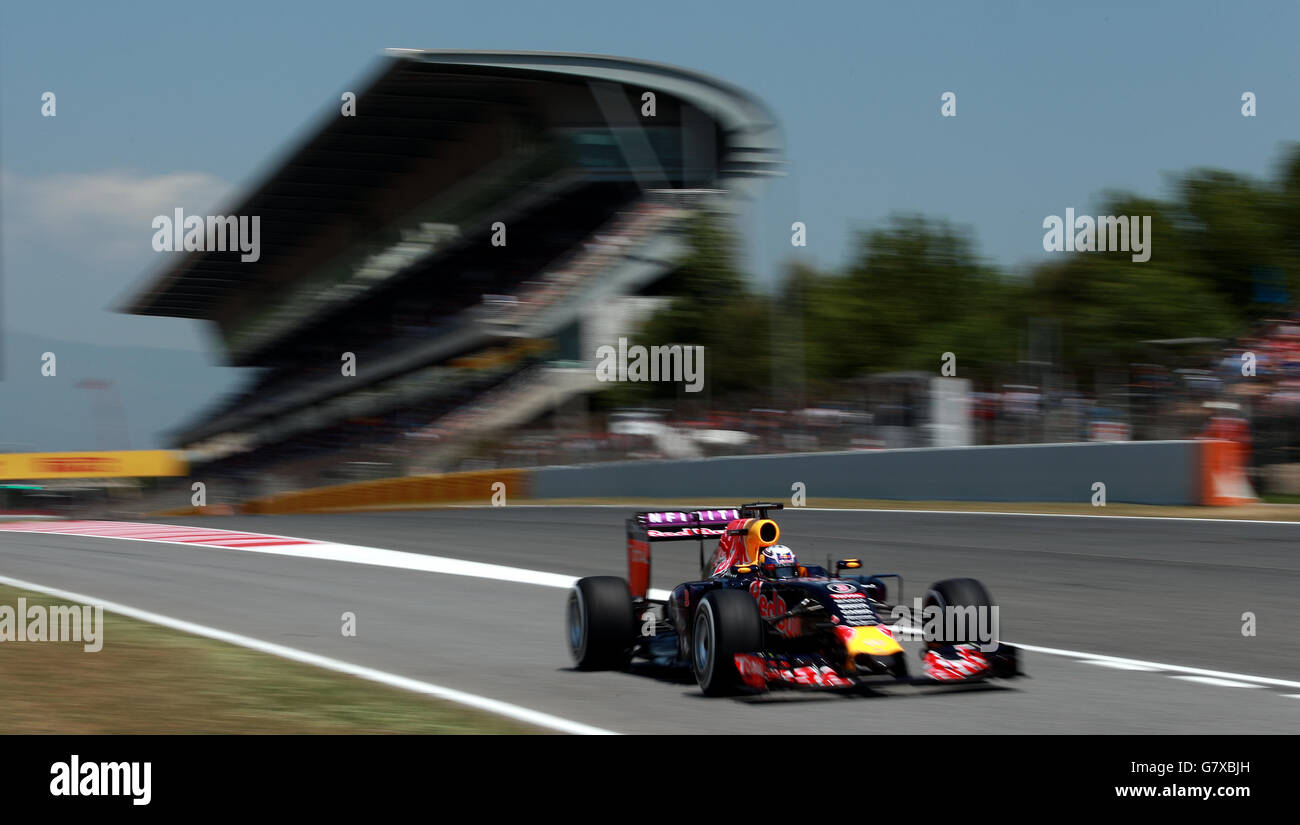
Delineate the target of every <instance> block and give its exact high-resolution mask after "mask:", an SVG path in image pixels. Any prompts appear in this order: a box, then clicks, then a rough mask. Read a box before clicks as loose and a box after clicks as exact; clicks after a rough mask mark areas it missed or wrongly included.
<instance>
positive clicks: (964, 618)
mask: <svg viewBox="0 0 1300 825" xmlns="http://www.w3.org/2000/svg"><path fill="white" fill-rule="evenodd" d="M781 507H782V505H781V504H779V503H769V502H757V503H753V504H745V505H741V506H739V507H736V508H732V509H713V510H691V511H682V512H677V511H669V512H642V513H635V514H634V515H633V516H632V517H631V518H629V519H628V520H627V558H628V578H627V579H626V580H625V579H622V578H619V577H616V576H592V577H588V578H583V579H579V580H578V581H577V582H576V583H575V584H574V586H573V589H572V590H571V591H570V593H569V598H568V605H567V608H568V609H567V625H568V628H567V629H568V634H567V635H568V643H569V649H570V653H571V654H572V656H573V660H574V662H575V664H576V665H577V667H578V668H579V669H582V670H605V669H623V668H626V667H627V666H628V665H629V664H630V663H631V661H632V660H633V659H634V658H637V659H647V660H651V661H653V662H656V663H658V664H661V665H669V666H674V667H685V668H690V670H691V671H692V672H693V673H694V675H695V679H696V681H697V682H698V683H699V686H700V689H701V690H702V691H703V692H704V693H705V694H706V695H708V696H722V695H728V694H733V693H738V692H746V691H755V692H761V691H766V690H769V689H773V688H813V689H845V690H849V689H854V688H862V687H867V686H869V685H871V684H873V683H878V682H881V681H885V682H899V681H902V682H908V683H929V684H939V683H944V684H959V683H971V682H981V681H984V680H987V679H993V678H1008V677H1013V676H1018V675H1020V665H1019V652H1018V651H1017V650H1016V648H1014V647H1012V646H1011V645H1008V644H1004V643H1001V642H999V641H998V640H997V639H996V637H995V635H990V634H989V633H988V632H987V630H988V629H989V626H988V623H987V622H985V621H984V619H986V618H987V616H988V615H989V614H990V612H991V614H992V616H993V622H992V630H993V632H994V634H995V633H996V616H997V607H996V605H994V604H993V602H992V599H991V598H990V596H989V594H988V591H987V590H986V589H985V588H984V586H983V585H982V584H980V582H978V581H977V580H975V579H945V580H943V581H940V582H936V583H935V584H933V585H931V587H930V588H929V590H928V591H927V592H926V595H925V598H924V600H923V601H922V600H921V599H916V600H915V604H916V607H917V608H918V609H919V610H915V611H911V612H909V609H908V608H906V607H905V606H903V605H902V604H901V602H902V593H901V591H902V578H901V577H900V576H898V575H897V574H893V573H885V574H882V573H876V574H870V575H862V574H859V573H855V572H852V571H857V570H860V569H861V566H862V565H861V563H860V562H859V561H858V560H857V559H841V560H839V561H837V562H835V565H834V571H831V570H828V569H827V568H825V567H820V566H816V565H811V564H804V563H800V561H799V559H798V558H797V556H796V555H795V553H794V551H792V550H791V549H790V548H788V547H786V546H785V545H782V544H779V540H780V537H781V530H780V527H778V525H777V523H776V522H775V521H774V520H772V519H770V518H768V513H769V512H770V511H772V510H779V509H781ZM714 540H716V541H717V545H716V548H714V549H713V550H712V553H711V555H709V556H708V558H707V559H706V552H705V549H706V548H705V542H710V543H712V541H714ZM668 541H697V542H698V543H699V558H700V576H701V578H700V580H698V581H689V582H685V583H684V584H680V585H678V586H677V587H675V588H674V589H673V590H672V592H671V593H669V594H668V596H667V598H666V599H656V598H651V595H650V592H651V591H650V548H651V547H652V546H654V545H655V544H657V543H659V542H668ZM827 565H828V566H829V565H830V561H829V559H828V560H827ZM890 581H893V582H894V587H895V590H896V603H893V604H891V603H890V601H889V596H890V593H889V587H888V584H889V582H890ZM900 611H901V612H900ZM900 617H902V618H901V621H902V622H904V623H906V624H907V628H904V627H903V626H902V625H901V624H900ZM954 619H955V620H954ZM891 625H892V626H891ZM904 629H909V630H911V631H915V632H918V633H919V635H920V637H921V638H923V639H924V646H923V650H922V653H921V670H922V674H921V675H920V676H917V677H915V678H913V677H912V676H911V675H910V674H909V669H908V664H907V658H906V655H905V652H904V650H903V647H902V645H901V644H899V638H898V636H899V635H900V633H901V632H902V631H903V630H904Z"/></svg>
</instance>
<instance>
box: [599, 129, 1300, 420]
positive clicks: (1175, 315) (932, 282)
mask: <svg viewBox="0 0 1300 825" xmlns="http://www.w3.org/2000/svg"><path fill="white" fill-rule="evenodd" d="M1170 192H1171V194H1170V196H1169V197H1168V198H1167V199H1153V198H1147V197H1141V196H1139V195H1136V194H1133V193H1128V192H1111V193H1107V194H1106V195H1105V196H1104V197H1103V198H1102V200H1101V203H1100V205H1099V206H1098V208H1097V210H1096V212H1095V214H1098V215H1139V216H1144V215H1149V216H1151V250H1152V251H1151V257H1150V259H1149V260H1147V261H1144V262H1138V261H1134V260H1132V255H1131V254H1130V253H1129V252H1120V251H1114V252H1090V253H1073V254H1071V253H1063V254H1058V255H1053V256H1050V257H1049V258H1048V259H1047V260H1046V261H1045V262H1044V263H1041V264H1039V265H1036V266H1034V267H1032V268H1031V269H1029V270H1028V271H1026V272H1018V273H1009V272H1006V271H1002V270H1000V269H999V268H997V267H996V266H993V265H991V264H989V263H988V262H987V261H985V260H983V259H981V257H980V256H979V254H978V252H977V249H976V245H975V241H974V239H973V238H971V237H970V235H969V234H968V233H967V232H964V231H962V230H961V229H959V228H957V227H954V226H952V225H951V224H949V223H948V222H946V221H943V220H937V219H932V218H927V217H925V216H921V215H895V216H893V217H891V218H890V220H889V221H888V223H887V225H885V226H883V227H880V228H875V229H870V230H868V231H863V232H860V233H859V234H858V235H857V236H856V237H855V239H854V241H853V246H852V249H851V252H850V255H849V260H848V262H847V264H846V265H845V266H844V267H842V268H840V269H837V270H831V271H823V270H819V269H815V268H813V267H811V266H807V265H804V264H800V263H794V264H791V265H790V266H788V267H787V269H786V271H785V272H784V274H783V278H782V280H781V283H780V284H779V286H778V288H777V289H775V290H774V291H773V292H772V293H770V294H769V293H764V292H759V291H757V290H755V289H754V288H753V287H752V286H750V279H748V278H746V277H745V275H744V273H742V272H741V271H740V269H739V267H738V265H737V263H736V260H737V256H736V254H735V252H736V244H737V239H736V238H735V237H734V236H733V235H732V234H731V233H730V232H729V230H728V229H727V228H726V226H725V224H724V223H723V222H720V221H718V220H716V219H714V218H711V217H708V216H701V217H700V218H699V219H698V220H697V221H696V222H695V223H694V224H693V225H692V226H691V227H690V228H689V230H688V233H687V234H688V237H687V241H688V243H687V248H688V252H687V253H686V254H685V256H684V257H683V258H682V260H681V261H680V266H679V267H678V269H677V271H676V272H675V273H674V274H673V275H672V276H671V277H670V279H669V280H668V281H667V282H666V283H665V284H664V285H663V291H664V293H665V294H667V295H671V296H672V298H671V300H670V301H669V303H668V304H667V306H666V307H665V308H664V309H662V310H661V311H660V312H658V313H657V314H656V315H655V316H653V317H652V318H651V319H650V321H649V322H648V323H647V324H646V325H645V326H644V327H643V328H642V330H641V332H640V333H639V334H638V336H637V339H638V342H640V343H644V344H646V345H650V344H662V343H689V344H698V345H703V346H705V347H706V348H707V350H706V351H707V353H708V355H707V364H708V367H707V368H708V374H707V376H708V386H709V394H710V395H711V396H712V397H713V398H715V399H717V398H721V397H726V396H732V395H736V394H754V395H760V394H763V393H765V392H768V391H770V389H771V388H772V387H773V386H774V380H773V378H774V375H780V374H783V373H785V374H789V375H791V376H797V377H798V380H799V381H800V382H801V384H806V385H807V387H808V388H809V392H811V393H817V392H819V391H821V390H822V389H823V388H829V387H833V386H835V385H837V384H841V383H842V382H844V381H846V380H850V379H854V378H859V377H862V376H865V375H869V374H872V373H878V372H883V371H894V370H913V369H915V370H927V371H937V370H938V366H939V360H940V356H941V354H942V353H944V352H953V353H956V354H957V357H958V359H959V363H960V365H961V371H962V374H963V375H965V376H969V377H975V378H976V379H977V380H978V379H980V378H992V377H994V376H997V375H1005V374H1006V367H1007V365H1010V364H1014V363H1015V362H1016V361H1017V359H1018V358H1020V357H1021V356H1022V355H1023V352H1024V350H1023V346H1024V340H1025V336H1026V334H1027V330H1028V329H1029V328H1030V326H1031V325H1032V324H1034V323H1038V324H1048V325H1050V326H1051V327H1052V328H1053V329H1055V330H1056V335H1057V340H1058V341H1059V350H1058V351H1057V356H1058V357H1059V364H1058V367H1059V368H1060V369H1062V370H1063V371H1065V372H1067V373H1069V374H1072V375H1075V376H1079V377H1080V378H1082V379H1084V380H1087V379H1088V378H1090V377H1091V376H1092V375H1093V374H1094V372H1095V371H1096V370H1098V369H1106V368H1115V367H1120V368H1122V367H1125V366H1127V365H1128V364H1129V363H1132V362H1135V361H1142V360H1146V359H1147V358H1149V357H1150V352H1151V350H1150V348H1149V346H1148V345H1146V344H1143V343H1142V342H1143V341H1148V340H1152V339H1169V338H1189V337H1213V338H1224V339H1231V338H1235V337H1239V336H1241V335H1243V334H1246V333H1247V332H1248V331H1249V330H1250V327H1251V325H1252V324H1253V323H1255V322H1257V321H1259V320H1260V319H1262V318H1267V317H1273V316H1276V315H1280V314H1286V313H1289V312H1291V311H1292V310H1293V308H1294V307H1295V305H1296V302H1297V299H1298V298H1300V144H1297V145H1293V146H1289V147H1287V149H1286V150H1285V151H1284V153H1283V156H1282V158H1281V161H1280V162H1279V163H1278V164H1277V167H1276V171H1275V173H1274V174H1273V175H1271V176H1270V177H1268V178H1266V179H1262V180H1261V179H1255V178H1251V177H1248V176H1244V175H1240V174H1236V173H1232V172H1226V171H1221V170H1210V169H1198V170H1193V171H1190V172H1186V173H1183V174H1180V175H1177V176H1174V177H1173V178H1172V180H1171V186H1170ZM1066 229H1067V231H1072V230H1071V229H1070V228H1069V227H1067V228H1066ZM1043 231H1046V230H1043ZM774 331H775V332H776V333H777V334H775V335H774V334H773V332H774ZM676 394H677V390H676V388H675V387H674V386H673V385H671V384H649V383H644V384H623V385H620V386H618V387H616V388H614V389H612V390H611V391H609V392H608V393H606V394H605V396H606V398H605V399H604V400H605V402H606V403H608V404H611V405H623V404H631V403H650V402H653V401H655V400H656V399H663V398H666V397H673V396H674V395H676Z"/></svg>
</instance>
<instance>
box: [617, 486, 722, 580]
mask: <svg viewBox="0 0 1300 825" xmlns="http://www.w3.org/2000/svg"><path fill="white" fill-rule="evenodd" d="M741 517H742V516H741V510H740V509H738V508H730V509H728V508H722V509H715V510H660V511H652V512H646V513H634V514H633V515H632V517H631V518H629V519H628V520H627V582H628V587H629V589H630V590H631V591H632V596H633V597H634V598H639V599H643V598H645V597H646V593H648V592H649V590H650V544H651V543H652V542H656V541H689V540H691V539H695V540H697V541H698V542H699V543H700V558H701V562H700V565H701V567H703V557H704V540H705V539H717V538H719V537H721V536H722V535H723V534H724V533H726V532H727V524H729V523H730V522H732V521H735V520H736V519H738V518H741Z"/></svg>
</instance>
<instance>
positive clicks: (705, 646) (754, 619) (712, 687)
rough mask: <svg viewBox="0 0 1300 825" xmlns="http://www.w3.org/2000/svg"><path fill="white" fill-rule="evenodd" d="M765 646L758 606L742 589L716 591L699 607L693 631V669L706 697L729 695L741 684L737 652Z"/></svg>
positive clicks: (707, 596) (696, 610)
mask: <svg viewBox="0 0 1300 825" xmlns="http://www.w3.org/2000/svg"><path fill="white" fill-rule="evenodd" d="M762 646H763V619H762V617H761V616H760V615H759V613H758V605H756V604H755V603H754V598H753V597H752V596H750V595H749V593H747V592H745V591H742V590H714V591H712V592H710V593H708V594H707V595H705V597H704V598H703V600H701V601H700V606H699V607H697V608H696V609H695V623H694V628H693V632H692V633H691V669H692V670H694V671H695V681H697V682H698V683H699V685H700V690H702V691H704V695H705V696H727V695H730V694H733V693H735V692H736V691H737V690H738V689H739V687H740V672H739V671H737V670H736V654H737V653H753V652H755V651H757V650H759V649H760V648H761V647H762Z"/></svg>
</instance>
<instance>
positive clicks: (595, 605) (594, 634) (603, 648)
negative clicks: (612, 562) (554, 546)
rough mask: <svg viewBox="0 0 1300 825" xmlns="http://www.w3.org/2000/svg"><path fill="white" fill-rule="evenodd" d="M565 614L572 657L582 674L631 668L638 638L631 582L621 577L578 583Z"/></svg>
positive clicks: (593, 577) (594, 579)
mask: <svg viewBox="0 0 1300 825" xmlns="http://www.w3.org/2000/svg"><path fill="white" fill-rule="evenodd" d="M565 612H566V614H567V621H566V629H567V634H566V635H567V637H568V641H569V653H570V654H571V655H572V656H573V661H574V664H576V665H577V666H578V669H579V670H620V669H622V668H625V667H627V665H628V662H630V661H631V660H632V646H633V644H634V643H635V642H636V636H637V633H636V615H635V612H634V609H633V606H632V594H631V592H630V591H629V590H628V588H627V582H625V581H623V580H622V579H620V578H619V577H617V576H588V577H587V578H585V579H578V581H577V582H575V583H574V585H573V589H571V590H570V591H569V602H568V609H567V610H566V611H565Z"/></svg>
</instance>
